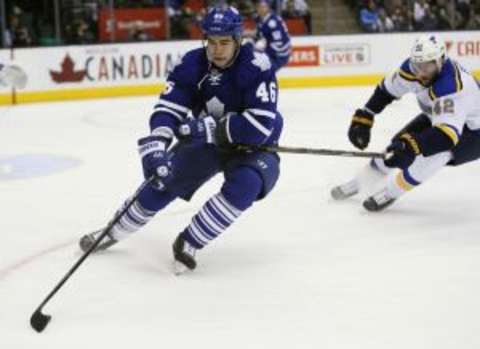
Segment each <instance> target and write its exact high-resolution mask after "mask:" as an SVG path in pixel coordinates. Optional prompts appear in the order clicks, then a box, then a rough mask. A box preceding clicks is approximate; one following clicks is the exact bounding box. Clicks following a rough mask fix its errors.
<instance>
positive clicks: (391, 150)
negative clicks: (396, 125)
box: [385, 133, 421, 170]
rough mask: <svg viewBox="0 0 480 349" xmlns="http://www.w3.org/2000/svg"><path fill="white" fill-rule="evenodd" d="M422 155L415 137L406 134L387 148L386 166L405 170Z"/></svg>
mask: <svg viewBox="0 0 480 349" xmlns="http://www.w3.org/2000/svg"><path fill="white" fill-rule="evenodd" d="M420 154H421V152H420V147H419V145H418V142H417V141H416V139H415V138H414V136H412V135H411V134H409V133H404V134H402V135H401V136H400V137H398V138H396V139H394V140H393V141H392V143H391V144H390V145H389V146H388V147H387V158H386V159H385V166H387V167H391V168H400V169H402V170H405V169H407V168H409V167H410V165H411V164H412V163H413V161H415V158H416V157H417V155H420Z"/></svg>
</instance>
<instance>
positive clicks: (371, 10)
mask: <svg viewBox="0 0 480 349" xmlns="http://www.w3.org/2000/svg"><path fill="white" fill-rule="evenodd" d="M378 21H379V18H378V12H377V7H376V5H375V2H374V1H373V0H370V1H369V2H368V4H367V6H366V7H364V8H363V9H362V10H361V11H360V25H361V26H362V28H363V29H364V30H365V31H367V32H369V33H373V32H377V31H378Z"/></svg>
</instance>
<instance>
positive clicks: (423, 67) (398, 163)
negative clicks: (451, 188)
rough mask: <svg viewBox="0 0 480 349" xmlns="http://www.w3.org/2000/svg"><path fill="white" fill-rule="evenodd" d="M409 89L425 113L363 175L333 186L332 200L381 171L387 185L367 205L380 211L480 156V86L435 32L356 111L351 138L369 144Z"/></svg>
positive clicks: (423, 38)
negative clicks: (376, 126)
mask: <svg viewBox="0 0 480 349" xmlns="http://www.w3.org/2000/svg"><path fill="white" fill-rule="evenodd" d="M407 93H413V94H415V95H416V98H417V102H418V105H419V107H420V109H421V114H420V115H418V116H417V117H416V118H414V119H413V120H412V121H410V123H408V124H407V125H406V126H405V127H404V128H403V129H402V130H400V132H398V133H397V135H395V136H394V137H393V139H392V141H391V143H390V145H389V146H388V147H387V158H386V159H385V160H384V159H379V158H377V159H373V160H372V161H371V162H370V164H369V165H367V167H366V168H365V170H364V171H362V173H361V174H360V175H359V176H357V177H355V178H354V179H353V180H351V181H349V182H347V183H344V184H342V185H339V186H337V187H335V188H333V190H332V196H333V198H334V199H337V200H343V199H346V198H348V197H350V196H353V195H355V194H357V193H358V192H359V190H360V189H361V182H363V181H365V179H366V178H373V177H376V176H377V177H378V178H380V179H384V180H385V184H384V185H383V187H382V188H381V189H380V190H378V191H377V192H375V193H374V194H373V195H372V196H370V197H369V198H367V199H366V200H365V201H364V202H363V206H364V207H365V208H366V209H367V210H369V211H380V210H382V209H384V208H386V207H388V206H389V205H391V204H392V203H393V202H394V201H395V200H397V199H398V198H400V197H401V196H402V195H404V194H405V193H407V192H408V191H409V190H411V189H413V188H415V187H417V186H419V185H421V184H422V183H423V182H424V181H426V180H427V179H428V178H430V177H432V176H433V175H434V174H435V173H437V172H438V171H439V170H440V169H442V168H443V167H444V166H446V165H450V166H459V165H463V164H465V163H468V162H471V161H474V160H477V159H479V158H480V86H479V84H478V82H477V81H476V80H475V78H474V77H473V76H472V74H471V73H470V72H469V71H468V70H467V69H465V68H463V67H462V66H461V65H460V64H459V63H458V62H456V61H455V60H453V59H451V58H449V57H447V54H446V49H445V44H444V43H443V41H442V40H441V38H439V37H437V36H435V35H423V36H421V37H419V38H418V39H417V40H416V41H415V43H414V45H413V47H412V50H411V54H410V57H409V58H408V59H407V60H406V61H404V62H403V64H402V65H401V67H400V68H399V69H397V70H396V71H394V72H393V73H391V74H389V75H387V76H386V77H385V79H384V80H383V81H382V82H381V83H380V84H379V85H378V86H377V88H376V89H375V92H374V93H373V95H372V96H371V97H370V99H369V100H368V102H367V103H366V105H365V106H364V107H363V108H361V109H357V110H356V112H355V115H354V116H353V118H352V122H351V125H350V129H349V132H348V136H349V139H350V142H352V144H353V145H354V146H355V147H357V148H359V149H365V148H366V147H367V146H368V144H369V142H370V133H371V128H372V126H373V123H374V119H375V115H378V114H379V113H381V112H382V111H383V110H384V109H385V107H386V106H387V105H389V104H390V103H392V102H393V101H394V100H396V99H399V98H401V97H402V96H404V95H406V94H407ZM362 177H363V180H362ZM368 181H369V180H368ZM368 181H367V182H368Z"/></svg>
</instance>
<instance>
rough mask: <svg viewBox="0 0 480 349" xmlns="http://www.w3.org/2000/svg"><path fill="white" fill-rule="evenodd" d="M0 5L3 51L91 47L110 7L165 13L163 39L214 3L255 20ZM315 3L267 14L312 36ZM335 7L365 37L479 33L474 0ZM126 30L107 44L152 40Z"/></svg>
mask: <svg viewBox="0 0 480 349" xmlns="http://www.w3.org/2000/svg"><path fill="white" fill-rule="evenodd" d="M1 1H3V2H4V3H5V13H3V14H1V17H0V24H2V33H3V37H2V38H1V40H0V44H2V45H3V47H28V46H52V45H64V44H73V45H75V44H93V43H97V42H99V41H100V36H99V14H100V13H101V12H102V11H104V10H105V9H109V8H110V7H109V6H110V5H111V4H112V3H113V4H114V7H115V9H125V8H128V9H130V8H137V9H138V8H141V9H149V8H164V9H166V12H165V18H164V19H163V20H166V19H167V18H168V34H167V35H166V38H167V39H189V38H198V37H199V35H201V32H200V31H199V28H198V23H200V21H201V19H202V18H203V16H204V15H205V13H206V8H207V7H208V6H211V5H212V4H214V3H218V2H219V1H220V2H222V1H223V2H226V3H229V4H232V5H234V6H236V7H237V8H238V9H239V10H240V12H241V13H242V15H243V16H244V18H245V19H246V20H247V22H248V21H250V23H253V19H254V18H255V15H256V11H255V1H256V0H35V1H32V0H8V1H7V0H0V2H1ZM316 1H318V0H270V2H271V6H272V9H273V10H274V11H276V12H277V13H280V14H281V15H282V17H283V18H284V19H285V20H286V22H287V25H289V24H290V23H292V21H297V22H298V21H300V22H301V24H302V29H301V30H297V31H296V32H295V30H293V34H294V35H295V34H311V33H312V15H311V12H312V6H313V5H315V4H317V3H316ZM336 1H338V2H345V3H348V4H349V5H350V6H351V8H352V16H356V17H357V19H358V25H359V27H361V28H362V29H363V30H364V31H365V32H370V33H375V32H404V31H433V30H470V29H480V0H330V3H329V4H335V2H336ZM322 4H323V3H322ZM317 6H318V4H317ZM317 13H318V12H317ZM3 22H5V23H3ZM297 24H298V23H297ZM303 28H304V29H303ZM289 29H291V28H290V27H289ZM128 30H129V32H128V36H127V38H123V39H122V40H120V39H119V38H118V37H117V38H115V39H112V41H116V42H118V41H149V40H156V38H155V37H153V36H152V35H151V32H150V33H149V31H148V30H146V28H145V23H144V22H142V21H141V20H139V21H134V22H132V24H131V25H130V26H129V29H128ZM195 33H196V35H195ZM317 34H318V33H317ZM320 34H321V33H320ZM104 41H105V40H104Z"/></svg>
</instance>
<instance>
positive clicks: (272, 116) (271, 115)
mask: <svg viewBox="0 0 480 349" xmlns="http://www.w3.org/2000/svg"><path fill="white" fill-rule="evenodd" d="M247 111H248V112H249V113H252V114H254V115H259V116H266V117H267V118H270V119H275V117H276V115H275V113H272V112H271V111H268V110H263V109H255V108H251V109H247Z"/></svg>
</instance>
